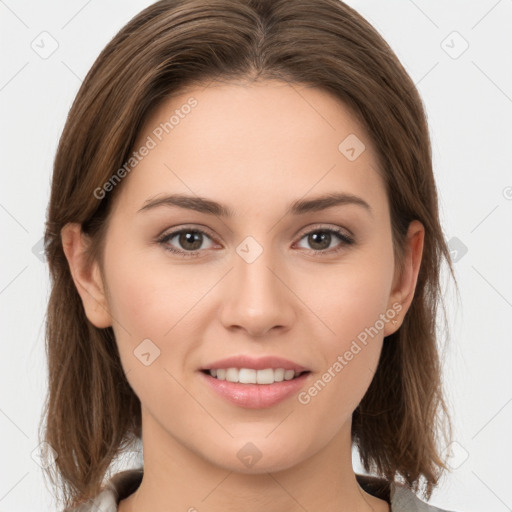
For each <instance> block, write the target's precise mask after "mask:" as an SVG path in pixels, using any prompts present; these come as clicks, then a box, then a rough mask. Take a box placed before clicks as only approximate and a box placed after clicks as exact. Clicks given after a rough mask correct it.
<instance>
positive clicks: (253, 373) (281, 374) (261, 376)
mask: <svg viewBox="0 0 512 512" xmlns="http://www.w3.org/2000/svg"><path fill="white" fill-rule="evenodd" d="M210 375H211V376H212V377H216V378H217V379H219V380H227V381H228V382H240V383H241V384H273V383H274V382H282V381H283V380H292V379H293V378H294V377H297V376H299V375H300V372H295V371H294V370H285V369H284V368H276V369H273V368H265V369H264V370H253V369H251V368H240V369H239V368H218V369H215V370H210Z"/></svg>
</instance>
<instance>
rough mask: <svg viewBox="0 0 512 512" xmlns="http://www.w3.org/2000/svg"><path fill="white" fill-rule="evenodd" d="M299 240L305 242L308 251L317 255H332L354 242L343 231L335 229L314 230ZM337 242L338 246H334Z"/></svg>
mask: <svg viewBox="0 0 512 512" xmlns="http://www.w3.org/2000/svg"><path fill="white" fill-rule="evenodd" d="M301 240H306V243H307V245H308V246H309V247H305V249H310V250H312V251H313V252H318V253H329V254H330V253H332V252H337V251H340V250H342V249H343V248H344V247H345V246H348V245H352V244H353V243H354V240H353V238H352V237H350V236H348V235H346V234H345V233H344V232H343V231H341V230H337V229H316V230H314V231H310V232H309V233H306V234H305V235H304V236H303V237H302V238H301ZM336 241H338V244H336ZM333 245H334V247H333Z"/></svg>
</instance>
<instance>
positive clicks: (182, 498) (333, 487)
mask: <svg viewBox="0 0 512 512" xmlns="http://www.w3.org/2000/svg"><path fill="white" fill-rule="evenodd" d="M142 411H143V412H142V425H143V428H142V432H143V435H142V444H143V449H144V475H143V478H142V482H141V484H140V486H139V488H138V489H137V491H135V492H134V493H133V494H132V495H131V496H129V497H127V498H126V499H124V500H122V501H121V503H120V505H119V512H147V511H149V510H151V511H152V512H164V511H165V512H178V511H179V512H185V511H187V512H200V511H202V510H208V511H209V512H226V511H231V510H232V511H241V510H243V511H244V512H260V511H261V510H262V509H263V510H266V511H268V512H282V511H287V512H304V511H305V510H309V511H312V510H322V511H323V512H349V511H350V512H356V511H357V512H369V511H374V512H387V511H388V510H389V506H388V505H387V503H386V502H384V501H383V500H380V499H378V498H376V497H374V496H371V495H369V494H367V493H365V492H364V491H363V490H362V489H361V488H360V487H359V485H358V483H357V480H356V477H355V473H354V471H353V468H352V447H351V438H350V427H351V425H350V423H348V424H347V425H345V426H344V427H343V428H342V429H341V430H340V432H339V433H338V434H337V435H336V436H335V437H334V438H333V439H332V440H331V441H330V442H329V443H328V445H326V446H325V447H324V448H323V449H322V450H320V451H319V452H316V453H314V454H312V455H311V456H310V457H308V458H305V459H303V460H302V461H300V462H299V463H297V464H295V465H293V466H292V467H287V468H285V469H276V470H273V468H271V467H270V468H266V469H260V470H259V471H258V472H255V470H254V469H251V470H249V471H250V472H245V473H241V472H239V471H240V469H239V468H232V469H231V468H229V467H220V466H219V465H216V464H215V463H213V462H212V461H209V460H206V459H205V458H204V457H201V456H199V455H198V454H197V453H195V452H193V451H192V450H190V449H188V448H187V447H186V446H184V445H183V443H180V442H178V440H176V439H175V438H173V437H171V435H170V434H169V433H168V432H167V431H165V430H164V429H162V427H161V426H160V425H159V424H158V423H157V422H156V421H155V420H154V418H153V417H151V415H149V414H148V413H147V411H146V410H145V409H144V408H143V409H142ZM261 461H262V462H263V458H262V460H261ZM256 466H259V464H258V465H255V467H256ZM261 467H262V468H263V467H264V466H263V465H262V466H261Z"/></svg>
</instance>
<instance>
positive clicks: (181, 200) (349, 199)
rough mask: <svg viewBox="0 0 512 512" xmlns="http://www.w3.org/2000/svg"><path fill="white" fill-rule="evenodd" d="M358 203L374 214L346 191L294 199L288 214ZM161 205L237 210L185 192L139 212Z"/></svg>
mask: <svg viewBox="0 0 512 512" xmlns="http://www.w3.org/2000/svg"><path fill="white" fill-rule="evenodd" d="M343 205H356V206H361V207H363V208H364V209H365V210H366V211H367V212H368V213H369V214H370V215H372V208H371V206H370V205H369V204H368V203H367V202H366V201H365V200H364V199H362V198H361V197H359V196H356V195H354V194H349V193H345V192H333V193H328V194H323V195H321V196H318V197H314V198H312V199H298V200H296V201H293V202H292V203H291V204H290V205H289V206H288V208H287V210H286V215H288V214H291V215H304V214H306V213H310V212H318V211H321V210H326V209H327V208H332V207H334V206H343ZM160 206H167V207H169V206H177V207H179V208H185V209H188V210H194V211H197V212H200V213H206V214H209V215H215V216H217V217H228V218H230V217H234V216H235V212H234V211H233V210H231V209H230V208H229V207H227V206H225V205H223V204H221V203H218V202H216V201H212V200H211V199H206V198H204V197H198V196H189V195H184V194H171V195H166V196H163V197H157V198H154V199H148V200H146V201H145V203H144V205H143V206H142V208H141V209H140V210H139V212H143V211H147V210H151V209H153V208H157V207H160Z"/></svg>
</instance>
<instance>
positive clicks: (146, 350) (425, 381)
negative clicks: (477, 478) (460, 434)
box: [44, 0, 451, 512]
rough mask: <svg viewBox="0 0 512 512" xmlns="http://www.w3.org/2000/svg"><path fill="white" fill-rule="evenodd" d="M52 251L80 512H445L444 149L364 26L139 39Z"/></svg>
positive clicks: (213, 16) (159, 18)
mask: <svg viewBox="0 0 512 512" xmlns="http://www.w3.org/2000/svg"><path fill="white" fill-rule="evenodd" d="M46 248H47V257H48V261H49V264H50V268H51V273H52V294H51V298H50V302H49V307H48V322H47V349H48V361H49V386H50V387H49V394H48V400H47V408H46V411H45V417H44V419H45V421H46V424H45V436H44V440H45V441H46V442H47V443H48V444H49V445H50V446H51V447H52V448H53V450H55V452H56V453H57V454H58V457H57V458H56V459H55V461H54V462H55V464H54V465H50V466H49V468H50V469H53V472H51V473H50V476H51V477H52V479H53V481H54V482H55V484H56V485H57V487H58V489H60V490H61V491H62V494H63V501H64V504H65V507H66V510H80V511H92V510H97V509H100V510H107V511H109V512H110V511H115V510H119V511H121V512H133V511H143V510H152V511H155V512H158V511H160V510H165V511H175V510H176V511H178V510H190V511H192V510H199V511H201V510H210V511H217V510H243V511H244V512H251V511H253V510H261V509H262V508H264V509H265V510H275V511H278V510H279V511H280V510H287V511H292V510H293V511H295V510H297V511H298V510H310V511H313V510H320V509H322V510H325V511H333V512H334V511H354V510H360V511H363V510H373V511H376V512H380V511H388V510H392V511H393V512H397V511H406V510H407V511H410V510H429V511H434V510H440V509H437V508H435V507H433V506H429V505H427V504H426V503H425V501H424V500H428V499H429V498H430V496H431V493H432V491H433V489H434V487H435V485H436V484H437V482H438V480H439V477H440V475H441V472H442V471H443V470H444V469H446V466H445V464H444V462H443V460H442V458H441V456H440V454H439V449H440V447H439V445H438V436H439V433H441V434H444V436H445V437H444V440H445V442H446V440H447V439H449V435H448V432H449V421H448V417H447V415H446V407H445V403H444V400H443V393H442V387H441V378H440V362H439V356H438V353H437V347H436V337H435V333H436V330H435V327H436V311H437V307H438V305H439V304H440V302H441V294H440V286H439V273H440V267H441V264H442V262H443V260H444V261H446V262H447V263H448V266H449V268H450V270H451V264H450V258H449V252H448V250H447V247H446V245H445V242H444V238H443V234H442V229H441V226H440V222H439V217H438V207H437V194H436V186H435V182H434V178H433V173H432V162H431V155H430V143H429V136H428V127H427V123H426V118H425V114H424V111H423V107H422V103H421V100H420V98H419V95H418V92H417V90H416V88H415V86H414V84H413V82H412V81H411V79H410V78H409V77H408V75H407V74H406V72H405V71H404V69H403V67H402V66H401V64H400V63H399V61H398V59H397V57H396V56H395V55H394V53H393V52H392V50H391V49H390V48H389V46H388V45H387V44H386V43H385V42H384V41H383V39H382V38H381V37H380V36H379V35H378V34H377V33H376V31H375V30H374V29H373V28H372V27H371V26H370V25H369V24H368V23H367V22H366V21H365V20H364V19H363V18H361V16H360V15H358V14H357V13H356V12H355V11H354V10H352V9H351V8H349V7H348V6H346V5H345V4H343V3H341V2H338V1H337V0H321V1H319V0H314V1H313V0H306V1H290V0H243V1H240V0H212V1H208V2H205V1H204V0H172V1H169V0H164V1H160V2H157V3H155V4H153V5H151V6H150V7H148V8H147V9H146V10H144V11H143V12H142V13H140V14H139V15H138V16H136V17H135V18H134V19H133V20H132V21H130V22H129V23H128V25H126V26H125V27H124V28H123V29H122V30H121V31H120V32H119V34H117V36H116V37H115V38H114V39H113V40H112V41H111V42H110V43H109V44H108V45H107V47H106V48H105V50H104V51H103V52H102V54H101V55H100V56H99V58H98V59H97V61H96V62H95V64H94V65H93V67H92V69H91V71H90V72H89V74H88V76H87V77H86V79H85V80H84V82H83V84H82V87H81V89H80V91H79V93H78V95H77V98H76V100H75V102H74V104H73V106H72V109H71V111H70V113H69V117H68V120H67V123H66V126H65V128H64V132H63V135H62V138H61V140H60V144H59V148H58V151H57V155H56V159H55V167H54V175H53V183H52V193H51V199H50V205H49V210H48V222H47V232H46ZM442 419H444V420H445V428H444V430H443V429H441V430H439V431H438V429H437V427H438V425H439V424H440V421H439V420H442ZM137 440H140V441H141V443H142V447H143V467H141V468H140V469H138V470H136V469H132V470H128V471H125V472H121V473H118V474H116V475H114V476H112V475H111V472H110V471H109V470H111V469H112V466H111V464H112V463H113V461H114V462H115V461H116V460H117V459H118V458H119V456H121V455H122V454H123V453H124V452H125V451H126V450H127V448H129V447H130V446H131V444H132V443H133V442H136V441H137ZM353 447H355V448H357V449H358V451H359V454H360V457H361V461H362V463H363V466H364V468H365V470H366V472H368V473H373V476H367V475H362V474H356V473H355V472H354V470H353V467H352V448H353ZM105 481H106V482H105ZM103 484H104V485H103ZM420 490H422V491H423V496H422V498H421V499H420V498H419V497H417V495H416V494H417V493H419V492H420Z"/></svg>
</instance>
